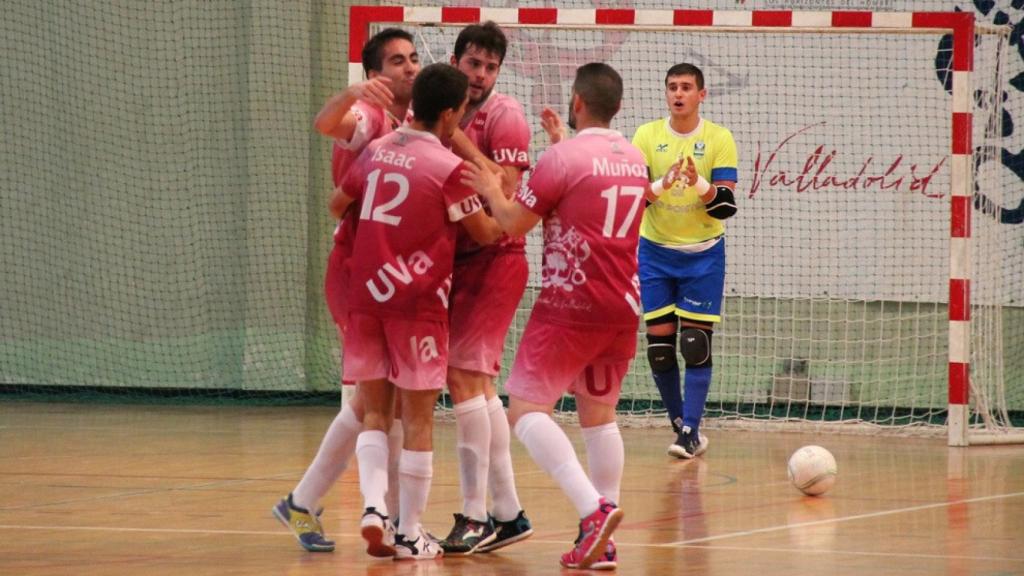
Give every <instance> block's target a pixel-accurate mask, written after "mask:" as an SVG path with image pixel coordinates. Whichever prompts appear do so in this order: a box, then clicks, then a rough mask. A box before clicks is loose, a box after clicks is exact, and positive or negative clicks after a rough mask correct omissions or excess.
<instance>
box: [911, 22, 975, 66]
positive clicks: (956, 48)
mask: <svg viewBox="0 0 1024 576" xmlns="http://www.w3.org/2000/svg"><path fill="white" fill-rule="evenodd" d="M911 25H912V26H913V27H914V28H945V29H947V30H952V31H953V70H956V71H957V72H969V71H971V70H973V69H974V14H971V13H970V12H914V14H913V16H912V17H911Z"/></svg>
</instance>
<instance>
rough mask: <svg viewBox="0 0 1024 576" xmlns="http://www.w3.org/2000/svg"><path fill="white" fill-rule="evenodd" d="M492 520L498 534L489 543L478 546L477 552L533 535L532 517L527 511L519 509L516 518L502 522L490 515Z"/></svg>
mask: <svg viewBox="0 0 1024 576" xmlns="http://www.w3.org/2000/svg"><path fill="white" fill-rule="evenodd" d="M490 520H491V523H492V524H493V525H494V531H495V532H496V533H497V535H496V536H495V537H494V540H491V541H490V542H489V543H487V544H484V545H482V546H478V547H477V548H476V550H474V551H475V552H491V551H494V550H497V549H499V548H504V547H505V546H508V545H510V544H515V543H516V542H520V541H522V540H526V539H527V538H529V537H530V536H532V535H533V525H531V524H530V519H529V518H527V517H526V513H525V512H524V511H522V510H520V511H519V514H517V515H516V517H515V518H513V519H512V520H509V521H507V522H502V521H501V520H498V519H497V518H495V517H494V516H490Z"/></svg>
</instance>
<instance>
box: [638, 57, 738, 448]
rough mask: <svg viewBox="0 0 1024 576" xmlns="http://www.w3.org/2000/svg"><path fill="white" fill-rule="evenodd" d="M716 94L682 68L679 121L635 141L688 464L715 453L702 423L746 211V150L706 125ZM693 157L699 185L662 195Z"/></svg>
mask: <svg viewBox="0 0 1024 576" xmlns="http://www.w3.org/2000/svg"><path fill="white" fill-rule="evenodd" d="M706 96H707V90H706V89H705V88H704V74H703V73H702V72H701V70H700V68H698V67H696V66H694V65H692V64H676V65H675V66H672V67H671V68H669V70H668V72H667V73H666V74H665V101H666V104H667V105H668V111H669V116H668V117H667V118H662V119H659V120H655V121H653V122H648V123H647V124H644V125H642V126H640V127H639V128H638V129H637V131H636V134H635V135H634V136H633V145H634V146H636V147H637V148H638V149H640V152H641V153H643V155H644V159H645V161H646V163H647V168H648V170H649V172H650V177H651V180H653V182H652V185H651V186H652V190H653V192H654V194H655V195H657V199H656V200H655V201H653V202H652V203H651V204H649V205H648V206H647V208H646V210H645V211H644V215H643V222H642V224H641V227H640V246H639V251H638V258H639V277H640V294H641V301H642V304H643V309H644V322H645V324H646V325H647V359H648V361H649V362H650V366H651V372H652V374H653V376H654V382H655V384H657V386H658V392H659V394H661V399H662V402H663V403H664V404H665V407H666V409H667V410H668V417H669V420H671V422H672V428H673V429H674V430H675V432H676V440H675V442H673V443H672V444H671V445H670V446H669V448H668V453H669V454H671V455H673V456H676V457H678V458H685V459H688V458H694V457H696V456H700V455H701V454H703V453H704V451H705V450H706V449H707V446H708V440H707V438H706V437H705V436H704V435H702V434H700V421H701V417H702V416H703V414H704V404H705V402H706V401H707V397H708V388H709V387H710V385H711V370H712V354H711V336H712V332H713V328H714V324H715V323H716V322H719V321H720V320H721V318H722V317H721V313H722V294H723V291H724V286H725V224H724V221H725V220H726V219H728V218H729V217H731V216H732V215H733V214H735V213H736V201H735V197H734V190H735V188H736V180H737V174H736V165H737V162H736V143H735V142H734V141H733V137H732V133H731V132H729V130H728V129H727V128H725V127H723V126H719V125H718V124H715V123H713V122H711V121H710V120H707V119H706V118H703V117H701V114H700V105H701V103H702V102H703V101H704V98H705V97H706ZM683 158H685V159H686V168H687V169H688V170H692V169H693V168H694V167H695V168H696V172H697V174H698V178H697V181H696V183H695V184H694V185H692V186H686V183H685V181H677V182H676V183H675V184H674V185H673V186H672V187H671V188H668V189H662V186H661V179H662V176H663V175H664V174H665V173H666V172H668V171H669V170H670V169H671V168H672V166H673V164H674V163H675V162H677V161H678V160H679V159H683ZM684 180H685V179H684ZM677 334H678V336H677ZM677 337H678V350H679V354H680V355H681V356H682V358H683V361H684V363H685V377H684V378H683V388H684V390H683V391H682V392H685V398H686V402H685V404H684V403H683V394H681V391H680V375H679V362H678V360H677V357H676V350H677V344H676V342H677Z"/></svg>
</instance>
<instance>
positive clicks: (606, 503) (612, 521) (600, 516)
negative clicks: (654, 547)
mask: <svg viewBox="0 0 1024 576" xmlns="http://www.w3.org/2000/svg"><path fill="white" fill-rule="evenodd" d="M623 516H624V514H623V512H622V510H620V509H619V507H618V506H616V505H615V503H614V502H612V501H610V500H608V499H607V498H601V500H600V501H599V502H598V505H597V510H595V511H594V512H593V513H592V514H590V515H589V516H587V517H586V518H584V519H583V520H580V533H579V536H577V538H576V545H575V546H573V549H572V550H570V551H568V552H566V553H565V554H562V566H565V567H566V568H581V569H584V570H586V569H588V568H591V567H592V566H593V565H594V563H595V562H598V561H600V560H601V559H602V557H603V556H604V555H606V554H607V552H608V550H607V546H608V541H609V540H610V539H611V537H612V532H614V531H615V528H616V527H618V525H619V522H622V518H623Z"/></svg>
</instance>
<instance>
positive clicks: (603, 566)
mask: <svg viewBox="0 0 1024 576" xmlns="http://www.w3.org/2000/svg"><path fill="white" fill-rule="evenodd" d="M618 567H619V553H618V551H617V550H615V540H612V539H611V538H609V539H608V545H607V546H605V548H604V554H601V555H600V556H598V557H597V561H596V562H594V563H593V564H591V565H590V569H591V570H615V569H616V568H618Z"/></svg>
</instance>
